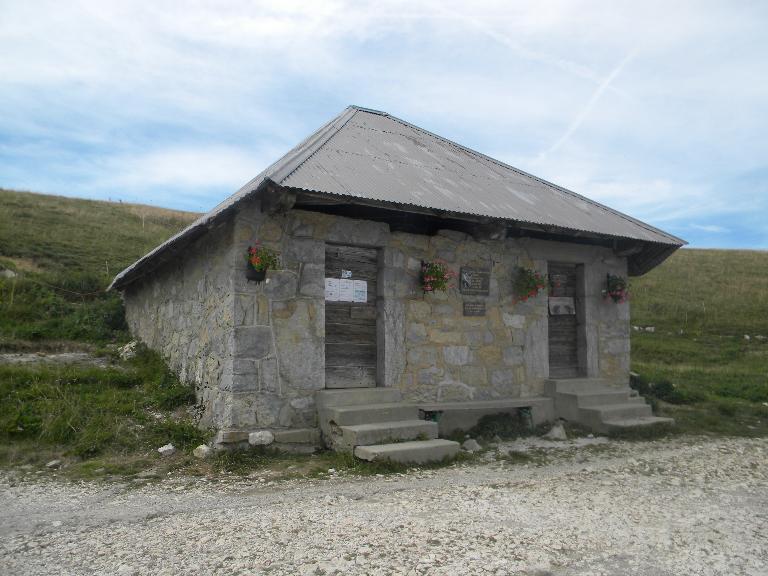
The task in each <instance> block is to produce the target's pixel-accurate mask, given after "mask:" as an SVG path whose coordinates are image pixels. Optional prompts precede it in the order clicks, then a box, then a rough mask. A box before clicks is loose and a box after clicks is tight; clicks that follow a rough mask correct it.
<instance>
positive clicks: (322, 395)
mask: <svg viewBox="0 0 768 576" xmlns="http://www.w3.org/2000/svg"><path fill="white" fill-rule="evenodd" d="M402 399H403V398H402V395H401V394H400V390H398V389H396V388H344V389H341V390H318V391H317V392H316V393H315V404H316V405H317V407H318V408H319V409H322V408H327V407H329V406H359V405H360V404H385V403H394V402H400V401H401V400H402Z"/></svg>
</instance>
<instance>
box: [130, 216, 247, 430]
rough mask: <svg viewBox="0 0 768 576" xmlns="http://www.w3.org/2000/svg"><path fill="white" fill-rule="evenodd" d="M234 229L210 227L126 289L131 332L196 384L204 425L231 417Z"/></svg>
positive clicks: (225, 423)
mask: <svg viewBox="0 0 768 576" xmlns="http://www.w3.org/2000/svg"><path fill="white" fill-rule="evenodd" d="M232 231H233V225H232V224H231V223H229V224H226V225H224V226H220V227H218V228H215V229H213V230H211V231H209V233H208V234H206V235H205V236H203V237H202V238H200V239H199V240H197V241H196V242H195V243H194V244H192V245H191V246H189V247H188V248H187V249H185V250H184V255H183V256H180V257H177V258H176V259H175V260H173V261H172V262H170V263H168V264H166V265H165V266H163V267H161V268H159V269H157V270H155V271H153V272H152V273H151V274H149V275H148V276H147V277H146V278H144V279H142V280H139V281H137V282H134V283H132V284H129V285H128V287H127V288H126V290H125V291H124V293H123V296H124V299H125V309H126V318H127V321H128V326H129V327H130V329H131V333H132V334H133V335H134V336H135V337H136V338H138V339H139V340H141V341H142V342H144V343H145V344H146V345H147V346H149V347H150V348H152V349H154V350H157V351H158V352H160V353H161V354H162V355H163V357H164V358H165V359H166V361H167V362H168V364H169V366H170V367H171V369H172V370H174V371H175V372H176V373H177V374H178V375H179V377H180V378H181V379H182V381H185V382H188V383H191V384H194V385H195V387H196V391H197V398H198V401H199V403H200V417H201V424H202V425H203V426H211V427H214V428H217V429H218V428H224V427H227V426H229V425H230V422H229V418H230V415H231V399H230V398H229V397H228V394H227V393H226V392H225V391H226V390H227V388H228V375H229V374H231V372H232V350H231V342H232V328H233V296H232V277H233V264H234V260H233V258H234V253H233V246H232V244H233V242H232V240H233V236H232Z"/></svg>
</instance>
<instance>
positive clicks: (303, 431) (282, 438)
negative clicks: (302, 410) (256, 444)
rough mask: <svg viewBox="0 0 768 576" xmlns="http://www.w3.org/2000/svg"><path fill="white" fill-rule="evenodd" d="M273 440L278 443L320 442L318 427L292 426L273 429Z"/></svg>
mask: <svg viewBox="0 0 768 576" xmlns="http://www.w3.org/2000/svg"><path fill="white" fill-rule="evenodd" d="M273 433H274V435H275V442H278V443H280V444H313V445H319V444H320V430H319V429H318V428H294V429H291V430H275V431H274V432H273Z"/></svg>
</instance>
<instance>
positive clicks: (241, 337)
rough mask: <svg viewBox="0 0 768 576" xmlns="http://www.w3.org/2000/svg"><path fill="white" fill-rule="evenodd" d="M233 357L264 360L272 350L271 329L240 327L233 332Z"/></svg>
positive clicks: (267, 327) (264, 327) (265, 327)
mask: <svg viewBox="0 0 768 576" xmlns="http://www.w3.org/2000/svg"><path fill="white" fill-rule="evenodd" d="M234 344H235V356H236V357H239V358H253V359H260V358H266V357H267V356H269V355H270V354H272V351H273V349H274V346H273V343H272V329H271V328H270V327H269V326H241V327H238V328H235V330H234Z"/></svg>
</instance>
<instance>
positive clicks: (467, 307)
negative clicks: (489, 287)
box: [464, 302, 485, 316]
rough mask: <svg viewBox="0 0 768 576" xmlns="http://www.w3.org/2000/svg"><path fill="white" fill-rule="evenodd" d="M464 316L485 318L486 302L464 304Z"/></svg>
mask: <svg viewBox="0 0 768 576" xmlns="http://www.w3.org/2000/svg"><path fill="white" fill-rule="evenodd" d="M464 316H485V302H464Z"/></svg>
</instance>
